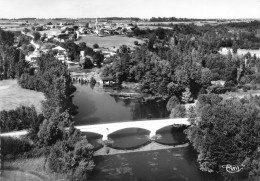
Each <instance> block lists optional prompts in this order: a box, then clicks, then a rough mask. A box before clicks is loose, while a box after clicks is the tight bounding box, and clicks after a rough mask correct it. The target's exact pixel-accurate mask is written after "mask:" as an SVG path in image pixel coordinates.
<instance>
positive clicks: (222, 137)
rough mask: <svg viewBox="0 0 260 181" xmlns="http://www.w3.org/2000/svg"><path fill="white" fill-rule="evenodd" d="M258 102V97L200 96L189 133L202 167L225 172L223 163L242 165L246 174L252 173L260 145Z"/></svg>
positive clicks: (207, 169) (205, 169) (191, 119)
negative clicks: (223, 98) (226, 98)
mask: <svg viewBox="0 0 260 181" xmlns="http://www.w3.org/2000/svg"><path fill="white" fill-rule="evenodd" d="M258 103H259V97H251V98H247V99H236V98H234V99H229V100H222V98H221V97H219V96H217V95H214V94H208V95H201V96H199V99H198V103H197V104H196V111H195V113H196V115H195V116H194V117H192V118H190V122H191V124H192V125H191V126H190V127H189V128H188V130H187V132H186V133H187V136H188V139H189V140H190V141H191V143H192V145H193V147H194V148H195V149H196V150H197V151H198V153H199V155H198V162H199V164H200V167H201V169H202V170H204V171H210V172H212V171H219V170H220V171H224V170H222V169H221V165H225V164H231V165H241V164H243V165H245V168H244V169H243V172H244V174H247V175H248V174H249V172H250V171H251V170H252V169H253V165H254V164H255V163H254V162H253V160H254V159H255V158H256V157H255V156H256V155H257V153H258V151H257V150H258V147H259V144H260V126H259V125H260V114H259V109H258V106H257V105H256V104H258ZM224 172H225V171H224ZM258 173H259V172H258Z"/></svg>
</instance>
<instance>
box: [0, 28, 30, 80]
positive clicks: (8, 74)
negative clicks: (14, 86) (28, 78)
mask: <svg viewBox="0 0 260 181" xmlns="http://www.w3.org/2000/svg"><path fill="white" fill-rule="evenodd" d="M14 38H15V37H14V33H12V32H9V31H3V30H1V29H0V77H1V78H3V79H7V78H15V77H19V76H20V75H21V74H22V73H24V72H26V71H28V72H29V65H28V64H27V63H26V62H25V60H24V54H23V53H22V51H21V50H19V49H16V48H15V47H14V46H13V45H14ZM20 41H21V42H24V41H25V40H24V39H20V40H19V42H20Z"/></svg>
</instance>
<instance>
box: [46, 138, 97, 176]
mask: <svg viewBox="0 0 260 181" xmlns="http://www.w3.org/2000/svg"><path fill="white" fill-rule="evenodd" d="M78 138H79V137H78ZM47 166H48V169H49V170H50V171H51V172H56V173H61V174H66V175H67V176H68V178H69V179H70V180H86V179H87V175H88V173H89V172H91V171H92V170H93V168H94V166H95V164H94V162H93V146H92V145H90V144H89V143H88V141H87V140H86V139H83V140H81V141H78V142H76V144H73V145H71V144H70V143H69V141H68V140H63V141H60V142H58V143H56V144H55V145H54V146H53V147H52V149H51V152H50V155H49V157H48V160H47Z"/></svg>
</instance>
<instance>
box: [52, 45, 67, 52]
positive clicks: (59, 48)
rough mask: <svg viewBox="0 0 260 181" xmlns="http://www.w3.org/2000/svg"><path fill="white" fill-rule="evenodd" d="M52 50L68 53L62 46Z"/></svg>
mask: <svg viewBox="0 0 260 181" xmlns="http://www.w3.org/2000/svg"><path fill="white" fill-rule="evenodd" d="M52 50H58V51H59V52H63V53H64V52H66V49H65V48H62V47H61V46H57V47H55V48H53V49H52Z"/></svg>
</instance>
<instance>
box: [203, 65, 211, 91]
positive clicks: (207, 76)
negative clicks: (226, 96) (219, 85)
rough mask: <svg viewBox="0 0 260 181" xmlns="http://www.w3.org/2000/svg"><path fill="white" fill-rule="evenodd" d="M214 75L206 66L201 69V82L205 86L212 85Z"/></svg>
mask: <svg viewBox="0 0 260 181" xmlns="http://www.w3.org/2000/svg"><path fill="white" fill-rule="evenodd" d="M212 78H213V75H212V72H211V71H210V69H209V68H204V69H202V71H201V84H202V85H204V86H205V87H207V86H209V85H211V81H212Z"/></svg>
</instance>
